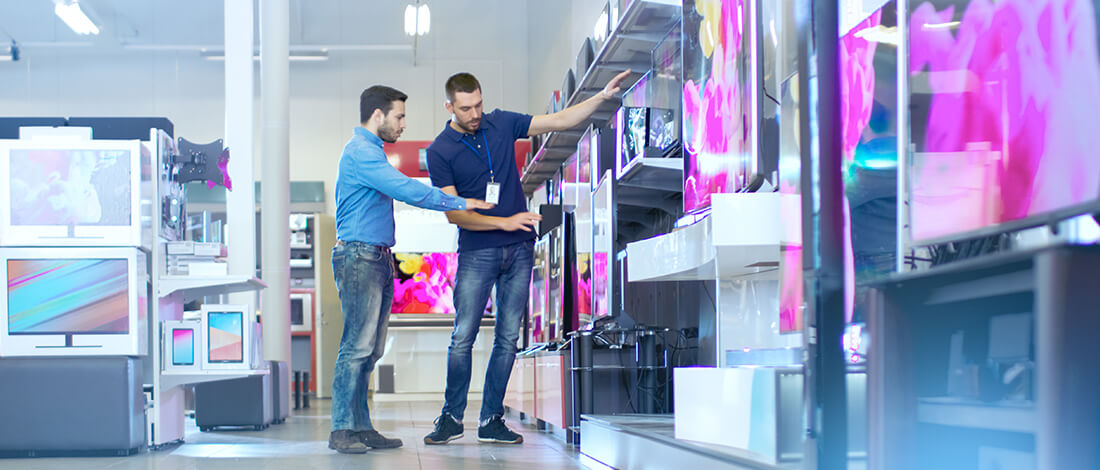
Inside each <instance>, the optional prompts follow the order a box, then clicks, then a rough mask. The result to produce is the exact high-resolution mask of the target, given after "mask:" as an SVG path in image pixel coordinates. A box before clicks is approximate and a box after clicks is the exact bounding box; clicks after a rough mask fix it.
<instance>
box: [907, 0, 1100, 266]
mask: <svg viewBox="0 0 1100 470" xmlns="http://www.w3.org/2000/svg"><path fill="white" fill-rule="evenodd" d="M908 13H909V17H908V22H909V38H908V39H909V62H908V70H909V72H910V77H909V82H910V87H909V89H910V95H909V100H910V114H909V121H910V122H909V124H910V127H911V129H912V145H913V146H914V147H915V152H914V153H913V156H912V157H911V159H910V165H909V168H908V172H907V173H908V179H909V187H910V191H911V192H910V204H909V208H910V212H909V218H910V226H911V229H910V230H911V233H910V235H911V240H912V241H913V242H915V243H917V244H928V243H936V242H941V241H949V240H958V239H966V238H975V237H979V236H983V235H988V234H992V233H999V232H1005V231H1010V230H1016V229H1021V228H1026V227H1029V226H1036V225H1042V224H1045V223H1051V222H1054V221H1056V220H1061V219H1065V218H1068V217H1071V216H1074V215H1078V214H1083V213H1090V212H1093V213H1094V212H1096V211H1097V210H1098V209H1100V207H1098V206H1100V204H1098V203H1097V201H1098V199H1100V158H1098V157H1097V149H1098V148H1100V132H1097V126H1096V119H1095V116H1094V115H1095V113H1096V110H1097V109H1100V86H1097V84H1098V83H1100V54H1098V48H1097V23H1098V22H1100V19H1098V17H1097V13H1098V11H1097V4H1096V2H1094V1H1090V0H1002V1H997V2H989V1H967V0H957V1H937V2H931V1H927V0H915V1H910V2H909V12H908Z"/></svg>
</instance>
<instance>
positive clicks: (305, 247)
mask: <svg viewBox="0 0 1100 470" xmlns="http://www.w3.org/2000/svg"><path fill="white" fill-rule="evenodd" d="M290 249H291V250H312V249H313V245H311V244H309V243H306V244H302V245H294V244H291V245H290Z"/></svg>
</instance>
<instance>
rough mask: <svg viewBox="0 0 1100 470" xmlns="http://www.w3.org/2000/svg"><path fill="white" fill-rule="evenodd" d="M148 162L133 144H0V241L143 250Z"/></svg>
mask: <svg viewBox="0 0 1100 470" xmlns="http://www.w3.org/2000/svg"><path fill="white" fill-rule="evenodd" d="M150 165H151V164H150V156H149V151H148V150H147V149H146V147H145V146H143V145H142V144H141V141H137V140H61V139H48V138H39V139H27V140H0V194H2V195H3V198H2V199H0V200H2V201H3V202H0V244H2V245H4V246H148V244H149V242H150V241H151V238H143V236H144V235H146V234H147V233H149V232H148V231H144V230H143V228H148V227H151V222H152V219H151V214H150V212H149V210H148V209H149V208H150V207H151V206H152V200H151V198H152V194H151V189H152V184H151V178H152V176H151V171H152V169H151V167H150ZM143 211H144V212H143Z"/></svg>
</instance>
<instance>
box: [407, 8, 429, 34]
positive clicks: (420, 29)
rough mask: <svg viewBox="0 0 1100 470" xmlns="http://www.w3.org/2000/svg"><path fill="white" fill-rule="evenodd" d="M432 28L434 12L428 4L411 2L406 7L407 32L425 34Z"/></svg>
mask: <svg viewBox="0 0 1100 470" xmlns="http://www.w3.org/2000/svg"><path fill="white" fill-rule="evenodd" d="M431 29H432V12H431V11H430V10H428V5H413V4H409V5H408V6H406V7H405V34H407V35H409V36H423V35H425V34H428V32H429V31H431Z"/></svg>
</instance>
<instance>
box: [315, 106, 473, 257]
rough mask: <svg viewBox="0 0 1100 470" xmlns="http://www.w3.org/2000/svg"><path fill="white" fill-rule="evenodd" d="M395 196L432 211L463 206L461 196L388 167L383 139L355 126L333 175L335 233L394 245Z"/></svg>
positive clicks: (347, 238) (350, 237) (350, 238)
mask: <svg viewBox="0 0 1100 470" xmlns="http://www.w3.org/2000/svg"><path fill="white" fill-rule="evenodd" d="M394 199H397V200H399V201H402V202H404V203H407V204H411V205H414V206H416V207H422V208H424V209H432V210H437V211H453V210H465V209H466V199H464V198H461V197H458V196H451V195H449V194H445V193H444V192H443V191H440V190H439V189H438V188H433V187H431V186H428V185H425V184H423V183H420V182H419V181H416V180H414V179H412V178H409V177H408V176H405V175H404V174H402V173H401V172H400V171H398V170H397V169H396V168H394V167H393V166H391V165H390V163H389V161H387V160H386V153H385V152H384V151H383V150H382V139H380V138H378V136H376V135H374V134H372V133H371V132H370V131H368V130H366V129H364V128H363V127H362V126H357V127H356V128H355V135H353V136H352V137H351V140H349V141H348V143H347V145H345V146H344V153H343V154H342V155H341V156H340V172H339V174H338V175H337V177H336V237H337V238H338V239H340V240H343V241H348V242H351V241H357V242H364V243H367V244H370V245H378V246H387V247H388V246H393V245H394V243H396V241H395V240H394V238H393V200H394Z"/></svg>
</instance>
